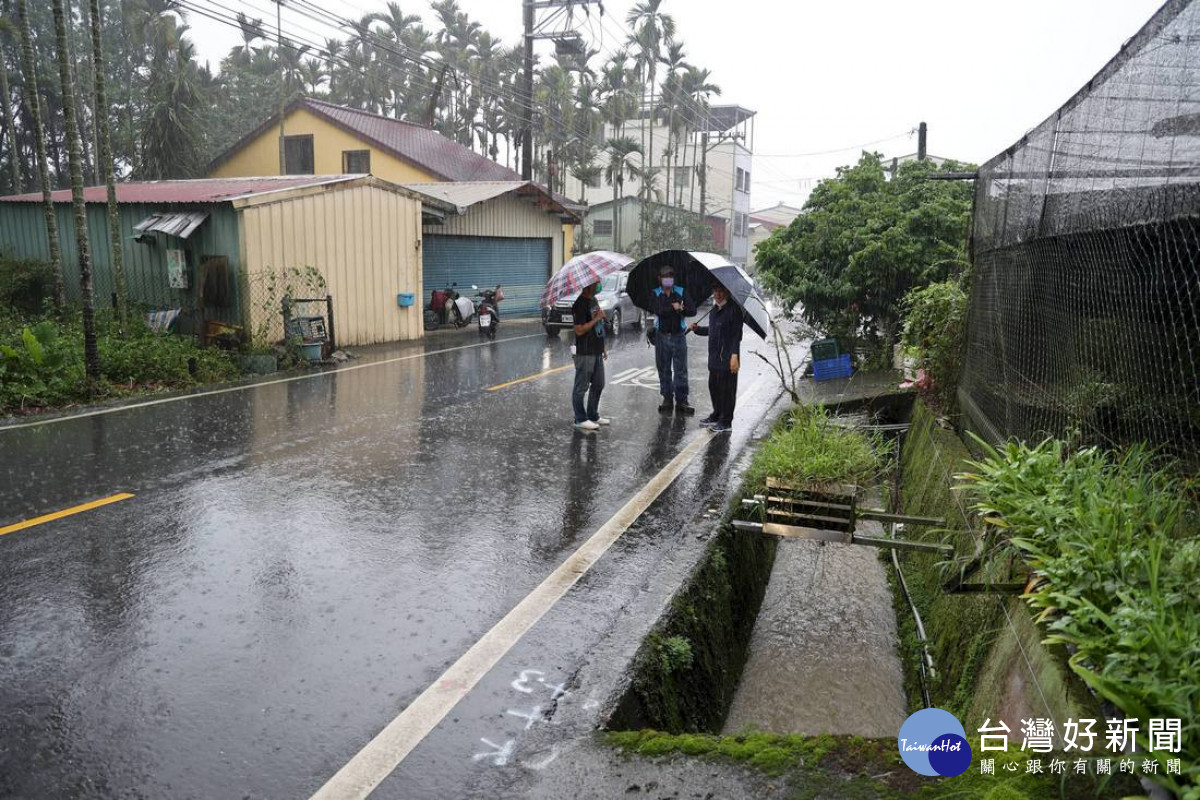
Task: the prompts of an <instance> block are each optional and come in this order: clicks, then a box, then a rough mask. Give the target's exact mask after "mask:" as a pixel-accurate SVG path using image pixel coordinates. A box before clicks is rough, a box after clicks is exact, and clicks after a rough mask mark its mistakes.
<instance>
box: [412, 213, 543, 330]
mask: <svg viewBox="0 0 1200 800" xmlns="http://www.w3.org/2000/svg"><path fill="white" fill-rule="evenodd" d="M550 242H551V240H550V239H508V238H501V237H493V236H439V235H435V234H426V235H425V237H424V244H423V246H422V247H423V249H424V255H423V261H424V270H425V274H424V278H423V283H424V286H425V295H426V297H428V295H429V293H430V292H431V291H433V290H434V289H441V288H443V287H445V286H449V285H450V284H451V283H453V282H456V281H457V283H458V291H459V293H460V294H463V295H466V296H470V295H471V294H472V293H473V292H472V291H471V285H472V284H475V285H476V286H478V287H479V288H480V289H485V288H489V287H494V286H495V285H496V284H497V283H499V284H502V285H503V287H504V302H503V303H501V304H500V316H501V317H502V318H503V317H512V316H534V315H537V314H538V313H540V312H539V309H538V300H540V299H541V296H542V289H543V288H545V286H546V281H548V280H549V279H550V252H551V248H550Z"/></svg>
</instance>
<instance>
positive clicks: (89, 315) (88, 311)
mask: <svg viewBox="0 0 1200 800" xmlns="http://www.w3.org/2000/svg"><path fill="white" fill-rule="evenodd" d="M53 4H54V41H55V45H56V48H55V49H56V53H57V59H58V79H59V82H60V83H61V84H62V103H63V115H64V117H65V118H66V124H67V160H68V163H69V164H70V169H71V202H72V205H73V206H74V209H75V244H76V246H77V247H78V249H79V290H80V294H82V296H83V364H84V369H85V371H86V373H87V381H88V392H89V394H93V393H95V391H96V389H97V388H98V386H97V384H98V383H99V381H100V351H99V350H98V349H97V347H96V308H95V297H94V296H93V291H92V252H91V248H90V247H89V245H88V235H87V207H86V206H85V205H84V203H83V163H82V162H83V159H82V157H81V153H80V146H79V127H78V124H77V121H76V119H75V98H74V96H73V94H72V91H71V56H70V53H69V52H68V50H67V20H66V12H65V9H64V8H63V4H64V0H53Z"/></svg>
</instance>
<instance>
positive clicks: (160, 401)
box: [0, 333, 545, 434]
mask: <svg viewBox="0 0 1200 800" xmlns="http://www.w3.org/2000/svg"><path fill="white" fill-rule="evenodd" d="M534 337H542V338H545V334H544V333H531V334H528V335H526V336H509V337H508V338H506V339H499V340H496V341H490V342H479V343H477V344H464V345H460V346H458V347H444V348H442V349H441V350H426V351H425V352H422V353H410V354H409V355H406V356H396V357H395V358H385V359H382V360H380V361H368V362H367V363H365V364H354V365H353V366H348V367H338V368H337V369H327V370H322V371H321V372H313V373H310V374H308V375H293V376H291V377H290V378H277V379H275V380H273V381H261V382H260V383H248V384H246V385H244V386H230V387H229V388H227V389H213V390H212V391H211V392H195V393H193V394H183V395H179V396H177V397H163V398H160V399H158V400H146V401H145V402H142V403H130V404H129V405H126V406H114V407H113V408H99V409H96V410H95V411H85V412H83V413H81V414H71V415H69V416H65V417H54V418H53V419H42V420H35V421H32V422H21V423H18V424H16V425H0V434H3V433H5V432H6V431H15V430H17V429H19V428H35V427H37V426H38V425H53V424H55V423H56V422H70V421H71V420H73V419H84V418H86V417H98V416H101V415H102V414H116V413H117V412H118V411H130V410H132V409H135V408H146V407H147V406H157V405H162V404H163V403H178V402H179V401H181V400H194V399H196V398H197V397H211V396H212V395H215V394H228V393H229V392H244V391H247V390H249V389H257V388H258V387H260V386H274V385H276V384H279V383H291V382H293V381H307V380H312V379H313V378H324V377H326V376H328V375H339V374H341V373H343V372H353V371H354V370H356V369H366V368H368V367H378V366H381V365H383V364H394V363H396V362H397V361H412V360H413V359H417V358H426V357H427V356H436V355H438V354H439V353H452V352H454V351H455V350H470V349H471V348H473V347H487V346H489V345H493V344H499V343H501V342H515V341H518V340H520V339H532V338H534Z"/></svg>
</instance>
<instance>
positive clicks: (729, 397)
mask: <svg viewBox="0 0 1200 800" xmlns="http://www.w3.org/2000/svg"><path fill="white" fill-rule="evenodd" d="M737 379H738V376H737V373H736V372H730V371H729V370H727V369H710V370H709V371H708V396H709V397H711V398H712V407H713V416H714V417H716V420H717V422H719V423H720V424H722V425H732V424H733V410H734V406H736V405H737Z"/></svg>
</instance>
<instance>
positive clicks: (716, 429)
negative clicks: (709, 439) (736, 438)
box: [712, 422, 733, 433]
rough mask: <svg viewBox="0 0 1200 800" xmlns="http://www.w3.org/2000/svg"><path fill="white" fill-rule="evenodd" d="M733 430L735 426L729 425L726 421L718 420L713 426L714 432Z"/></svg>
mask: <svg viewBox="0 0 1200 800" xmlns="http://www.w3.org/2000/svg"><path fill="white" fill-rule="evenodd" d="M731 430H733V426H732V425H727V424H725V423H724V422H718V423H717V424H716V425H713V426H712V432H713V433H729V432H730V431H731Z"/></svg>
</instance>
